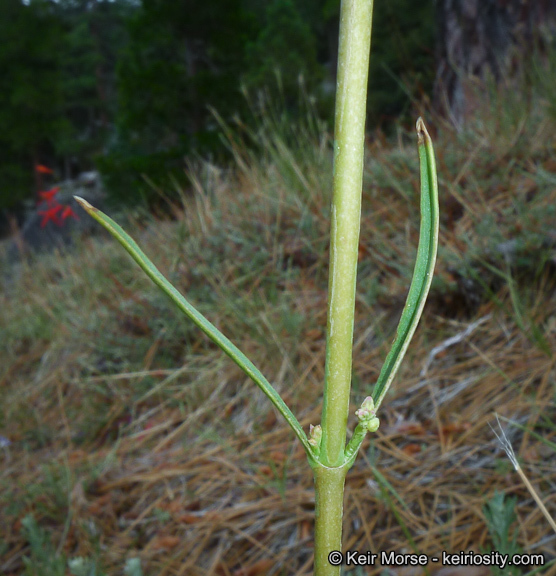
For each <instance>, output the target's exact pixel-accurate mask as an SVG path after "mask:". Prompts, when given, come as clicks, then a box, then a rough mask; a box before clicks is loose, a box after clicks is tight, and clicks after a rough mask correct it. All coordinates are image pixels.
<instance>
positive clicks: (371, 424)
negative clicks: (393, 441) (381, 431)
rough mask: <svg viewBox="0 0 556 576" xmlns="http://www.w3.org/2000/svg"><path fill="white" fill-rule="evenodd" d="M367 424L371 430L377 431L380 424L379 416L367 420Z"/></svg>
mask: <svg viewBox="0 0 556 576" xmlns="http://www.w3.org/2000/svg"><path fill="white" fill-rule="evenodd" d="M366 426H367V430H368V431H369V432H376V431H377V430H378V427H379V426H380V420H379V419H378V418H372V419H371V420H369V422H367V424H366Z"/></svg>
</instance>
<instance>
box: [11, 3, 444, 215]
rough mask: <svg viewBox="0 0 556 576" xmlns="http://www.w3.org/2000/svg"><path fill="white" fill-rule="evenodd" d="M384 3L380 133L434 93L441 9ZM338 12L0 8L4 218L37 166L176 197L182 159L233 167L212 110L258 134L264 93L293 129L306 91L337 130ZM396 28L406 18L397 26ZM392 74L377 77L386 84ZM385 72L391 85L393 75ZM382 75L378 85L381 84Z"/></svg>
mask: <svg viewBox="0 0 556 576" xmlns="http://www.w3.org/2000/svg"><path fill="white" fill-rule="evenodd" d="M412 4H413V3H412V2H409V1H407V0H396V1H395V2H378V3H377V7H376V12H375V22H376V25H375V33H374V39H373V43H374V49H373V63H372V70H371V78H372V79H373V80H372V88H373V90H372V92H371V94H372V96H371V98H370V99H369V109H370V110H371V111H372V114H371V116H370V119H371V121H372V123H373V125H375V126H376V125H378V124H384V123H388V122H391V121H392V120H393V119H394V118H396V117H398V116H400V114H403V113H405V112H407V111H408V108H409V104H410V99H411V97H412V95H413V94H414V93H415V91H414V88H416V87H418V89H419V90H420V91H422V92H428V91H430V89H431V87H432V82H433V79H434V65H433V64H434V62H433V56H434V11H433V1H432V0H423V1H422V2H420V7H419V9H418V10H415V9H414V8H410V7H411V6H412ZM339 6H340V2H339V0H272V1H267V2H260V1H259V0H214V1H211V2H206V1H205V0H145V1H144V2H139V1H137V0H113V1H106V0H104V1H103V0H59V1H56V2H53V1H51V0H32V1H29V2H26V3H24V2H22V1H21V0H3V1H2V2H1V3H0V69H1V70H2V75H1V77H0V88H1V89H0V147H1V149H2V154H1V157H0V210H2V213H3V217H4V218H3V219H2V220H3V223H4V225H5V222H6V211H9V212H10V213H12V214H14V213H15V214H16V215H17V214H18V213H19V211H20V210H21V208H22V202H23V200H25V199H29V198H33V197H34V195H36V192H37V190H36V187H37V186H39V184H38V183H36V182H35V181H34V172H33V166H34V165H37V164H43V165H47V166H49V167H50V168H53V169H54V170H55V174H56V175H57V176H58V177H59V178H60V179H62V178H64V179H65V178H70V177H72V176H76V174H77V173H79V172H81V171H85V170H91V169H93V168H96V169H99V170H100V171H101V172H102V175H103V181H104V184H105V186H106V187H107V189H108V192H109V194H110V196H111V197H112V198H113V199H118V200H120V201H123V202H126V203H131V202H137V200H138V198H145V199H147V200H151V201H152V200H153V198H152V196H154V193H153V191H152V188H151V187H149V186H148V185H147V184H146V183H145V181H144V180H143V178H142V177H141V174H146V175H148V176H149V177H150V178H151V179H152V180H154V181H155V182H156V183H157V185H159V186H161V187H163V188H164V189H165V191H166V192H167V193H168V194H170V195H172V193H173V191H174V188H175V187H174V186H173V185H171V184H170V182H171V177H173V178H177V179H178V181H180V182H182V183H183V182H184V173H183V167H184V158H185V157H186V156H196V157H198V156H202V157H212V158H218V159H220V160H223V161H224V160H225V159H226V154H227V149H226V148H225V147H224V146H223V145H222V141H221V139H220V137H219V128H218V125H217V123H216V121H215V118H214V116H213V114H212V113H211V110H210V108H211V107H212V108H213V109H215V110H217V111H218V113H219V114H220V115H221V116H222V118H224V119H225V120H226V121H229V120H231V119H232V118H233V117H234V116H235V117H241V118H242V119H243V120H244V121H249V117H250V110H249V107H248V103H247V100H246V98H245V96H244V92H245V91H246V90H247V91H248V92H249V94H251V95H252V96H253V97H254V98H255V96H256V94H257V93H258V92H259V91H261V90H263V89H265V90H269V91H270V92H271V93H272V95H273V96H274V97H276V98H277V99H279V101H280V102H281V103H282V104H283V113H284V114H287V115H288V116H289V118H290V119H291V121H292V122H295V121H296V117H297V116H296V115H298V114H299V99H300V98H299V94H300V82H302V83H303V89H304V90H305V91H306V94H307V95H310V97H311V98H312V99H314V101H315V105H316V108H317V110H318V113H319V115H320V117H321V118H322V119H324V120H325V121H327V122H328V124H329V125H330V124H331V122H332V115H333V104H334V98H333V94H334V82H335V79H334V76H335V69H336V52H337V34H338V14H339ZM394 14H396V17H395V18H394ZM379 70H381V72H380V73H378V71H379ZM384 70H385V71H386V73H384ZM375 72H377V73H375Z"/></svg>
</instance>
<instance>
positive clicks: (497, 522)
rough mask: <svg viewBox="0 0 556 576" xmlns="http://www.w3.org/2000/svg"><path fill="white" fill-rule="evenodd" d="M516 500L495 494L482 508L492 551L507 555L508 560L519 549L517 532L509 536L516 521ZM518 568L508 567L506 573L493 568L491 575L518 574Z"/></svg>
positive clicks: (501, 494)
mask: <svg viewBox="0 0 556 576" xmlns="http://www.w3.org/2000/svg"><path fill="white" fill-rule="evenodd" d="M516 503H517V498H515V497H510V498H506V496H505V495H504V494H503V493H502V492H495V494H494V496H493V497H492V498H491V499H490V500H489V501H488V502H487V503H486V504H485V505H484V506H483V513H484V515H485V519H486V523H487V526H488V531H489V532H490V536H491V538H492V543H493V545H494V550H496V551H497V552H499V553H500V554H507V555H508V556H509V557H510V558H511V557H512V556H513V555H514V554H518V553H519V552H520V551H521V549H520V548H519V546H518V545H517V530H516V531H515V532H514V534H513V536H512V535H510V528H511V526H512V524H513V523H514V522H515V521H516V519H517V516H516V513H515V505H516ZM519 572H520V571H519V568H518V567H513V568H512V567H508V568H507V572H504V571H503V570H501V569H500V568H493V570H492V573H493V574H495V575H500V574H512V575H513V574H519Z"/></svg>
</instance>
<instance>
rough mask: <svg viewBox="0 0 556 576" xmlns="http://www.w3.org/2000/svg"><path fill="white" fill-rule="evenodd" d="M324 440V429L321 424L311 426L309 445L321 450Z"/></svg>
mask: <svg viewBox="0 0 556 576" xmlns="http://www.w3.org/2000/svg"><path fill="white" fill-rule="evenodd" d="M321 440H322V428H321V426H320V424H317V426H313V425H312V424H310V425H309V444H310V445H311V446H313V447H314V448H316V449H317V450H320V443H321Z"/></svg>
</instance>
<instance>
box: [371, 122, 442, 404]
mask: <svg viewBox="0 0 556 576" xmlns="http://www.w3.org/2000/svg"><path fill="white" fill-rule="evenodd" d="M417 136H418V138H419V160H420V172H421V231H420V236H419V246H418V248H417V261H416V263H415V269H414V271H413V278H412V280H411V286H410V287H409V293H408V295H407V300H406V302H405V307H404V309H403V312H402V316H401V318H400V323H399V325H398V331H397V335H396V339H395V341H394V344H393V346H392V349H391V350H390V353H389V354H388V356H387V357H386V361H385V362H384V366H383V367H382V370H381V371H380V376H379V377H378V380H377V383H376V385H375V388H374V390H373V395H372V397H373V400H374V403H375V407H376V408H377V409H378V407H379V406H380V404H381V403H382V400H383V398H384V396H385V395H386V392H387V391H388V388H389V387H390V385H391V384H392V380H393V379H394V376H395V375H396V372H397V371H398V368H399V367H400V364H401V362H402V360H403V357H404V356H405V353H406V350H407V347H408V346H409V342H410V341H411V338H412V337H413V333H414V332H415V328H417V324H418V323H419V319H420V318H421V314H422V312H423V308H424V306H425V301H426V299H427V295H428V293H429V289H430V286H431V282H432V276H433V272H434V265H435V263H436V252H437V249H438V223H439V209H438V180H437V177H436V162H435V159H434V149H433V146H432V140H431V138H430V136H429V133H428V132H427V128H426V127H425V123H424V122H423V119H422V118H419V120H417Z"/></svg>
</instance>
